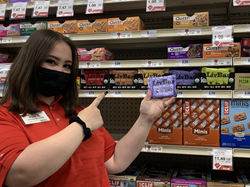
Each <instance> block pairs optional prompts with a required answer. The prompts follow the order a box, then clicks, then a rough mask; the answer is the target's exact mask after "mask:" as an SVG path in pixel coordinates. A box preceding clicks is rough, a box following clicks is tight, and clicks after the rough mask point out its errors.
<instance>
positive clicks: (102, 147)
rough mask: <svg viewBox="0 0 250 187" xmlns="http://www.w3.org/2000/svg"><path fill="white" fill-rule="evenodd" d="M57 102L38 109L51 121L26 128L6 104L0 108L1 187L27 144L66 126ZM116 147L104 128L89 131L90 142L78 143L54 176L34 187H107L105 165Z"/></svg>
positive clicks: (40, 106) (67, 119)
mask: <svg viewBox="0 0 250 187" xmlns="http://www.w3.org/2000/svg"><path fill="white" fill-rule="evenodd" d="M60 99H61V96H59V97H57V98H56V100H55V101H54V102H53V103H52V104H51V105H50V106H48V105H47V104H46V103H44V102H41V103H40V104H39V105H38V108H39V109H40V110H42V111H45V113H46V114H47V116H48V117H49V119H50V121H47V122H41V123H34V124H30V125H25V123H24V122H23V120H22V118H21V117H20V115H18V114H13V113H12V112H9V111H8V109H7V108H6V106H8V104H4V106H0V186H3V183H4V180H5V178H6V175H7V173H8V170H9V168H10V167H11V165H12V163H13V162H14V161H15V159H16V158H17V157H18V155H19V154H20V153H21V152H22V151H23V150H24V149H25V148H26V147H27V146H28V145H30V144H32V143H34V142H37V141H40V140H42V139H45V138H47V137H49V136H51V135H53V134H55V133H57V132H59V131H61V130H62V129H64V128H65V127H67V126H68V125H69V118H65V117H64V109H63V107H62V106H61V104H59V103H58V101H59V100H60ZM79 111H80V110H79ZM79 111H78V112H79ZM115 145H116V143H115V141H114V140H113V138H112V137H111V136H110V134H109V133H108V132H107V131H106V129H105V128H104V127H100V128H99V129H98V130H96V131H94V132H92V136H91V138H90V139H88V140H86V141H84V142H82V143H81V144H80V146H79V147H78V148H77V150H76V151H75V152H74V154H73V155H72V156H71V158H70V159H69V160H68V161H67V162H66V163H65V164H64V165H63V166H62V167H61V168H60V169H59V170H58V171H57V172H56V173H55V174H53V175H52V176H51V177H49V178H47V179H46V180H45V181H43V182H42V183H40V184H38V185H36V187H81V186H84V187H99V186H100V187H106V186H110V184H109V179H108V175H107V171H106V167H105V162H106V161H107V160H108V159H109V158H110V157H111V156H112V155H113V153H114V149H115ZM48 151H49V150H48ZM58 156H60V155H58ZM55 159H57V158H55Z"/></svg>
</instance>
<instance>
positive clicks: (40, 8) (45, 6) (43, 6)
mask: <svg viewBox="0 0 250 187" xmlns="http://www.w3.org/2000/svg"><path fill="white" fill-rule="evenodd" d="M49 6H50V1H36V2H35V5H34V10H33V14H32V17H35V18H38V17H48V12H49Z"/></svg>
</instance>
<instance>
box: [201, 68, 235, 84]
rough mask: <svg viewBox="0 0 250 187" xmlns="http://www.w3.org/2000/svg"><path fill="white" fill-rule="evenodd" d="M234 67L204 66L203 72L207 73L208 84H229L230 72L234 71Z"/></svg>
mask: <svg viewBox="0 0 250 187" xmlns="http://www.w3.org/2000/svg"><path fill="white" fill-rule="evenodd" d="M234 71H235V70H234V67H226V68H207V67H203V68H202V70H201V72H202V73H205V74H206V78H207V84H208V85H227V84H228V81H229V74H230V73H234Z"/></svg>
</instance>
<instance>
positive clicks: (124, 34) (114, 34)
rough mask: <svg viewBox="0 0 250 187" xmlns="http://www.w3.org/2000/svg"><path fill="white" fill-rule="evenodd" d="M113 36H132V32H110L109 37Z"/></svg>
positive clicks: (112, 37)
mask: <svg viewBox="0 0 250 187" xmlns="http://www.w3.org/2000/svg"><path fill="white" fill-rule="evenodd" d="M115 38H132V32H112V33H111V39H115Z"/></svg>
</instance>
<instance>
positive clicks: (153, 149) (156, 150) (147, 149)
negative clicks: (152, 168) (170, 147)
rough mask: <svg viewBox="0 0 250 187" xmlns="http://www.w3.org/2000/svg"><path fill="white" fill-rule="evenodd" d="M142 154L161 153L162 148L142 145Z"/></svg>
mask: <svg viewBox="0 0 250 187" xmlns="http://www.w3.org/2000/svg"><path fill="white" fill-rule="evenodd" d="M141 151H142V152H154V153H162V152H163V147H162V146H158V145H144V147H143V148H142V150H141Z"/></svg>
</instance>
